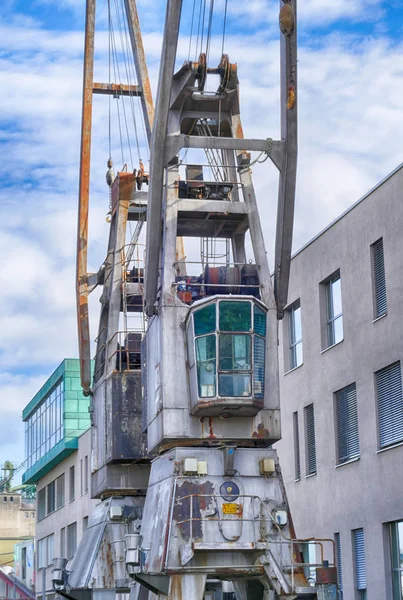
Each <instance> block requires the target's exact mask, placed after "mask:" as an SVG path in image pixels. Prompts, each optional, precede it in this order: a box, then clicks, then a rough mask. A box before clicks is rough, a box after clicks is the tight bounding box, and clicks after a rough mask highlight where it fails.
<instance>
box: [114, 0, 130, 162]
mask: <svg viewBox="0 0 403 600" xmlns="http://www.w3.org/2000/svg"><path fill="white" fill-rule="evenodd" d="M115 10H116V18H117V22H118V23H117V24H118V27H119V32H120V38H121V43H122V52H121V53H122V54H123V57H124V45H123V37H122V31H121V24H120V23H119V21H120V15H119V9H118V5H117V0H115ZM115 51H116V63H117V71H118V77H119V85H120V86H121V85H122V78H121V76H120V68H119V62H118V54H117V50H116V40H115ZM121 98H122V109H123V117H124V122H125V129H126V136H127V145H128V148H129V155H130V161H131V164H132V170H133V169H134V162H133V155H132V147H131V144H130V136H129V127H128V122H127V116H126V107H125V97H124V95H123V94H122V95H121Z"/></svg>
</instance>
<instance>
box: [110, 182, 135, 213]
mask: <svg viewBox="0 0 403 600" xmlns="http://www.w3.org/2000/svg"><path fill="white" fill-rule="evenodd" d="M135 188H136V175H135V174H134V173H127V172H126V171H120V172H119V173H118V174H117V176H116V179H115V181H114V182H113V184H112V215H113V214H114V212H115V210H116V206H117V204H118V201H125V202H131V201H132V200H133V199H134V190H135Z"/></svg>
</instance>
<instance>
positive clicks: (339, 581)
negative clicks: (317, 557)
mask: <svg viewBox="0 0 403 600" xmlns="http://www.w3.org/2000/svg"><path fill="white" fill-rule="evenodd" d="M334 546H335V554H336V567H337V585H338V586H339V591H340V599H339V600H343V565H342V555H341V536H340V533H335V534H334Z"/></svg>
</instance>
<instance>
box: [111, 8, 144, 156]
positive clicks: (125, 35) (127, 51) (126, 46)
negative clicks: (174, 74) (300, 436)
mask: <svg viewBox="0 0 403 600" xmlns="http://www.w3.org/2000/svg"><path fill="white" fill-rule="evenodd" d="M115 2H116V0H115ZM120 7H121V12H122V21H121V22H123V32H122V31H121V41H122V46H123V49H124V50H125V51H123V56H124V64H125V69H126V76H127V80H128V81H127V82H128V84H129V99H130V107H131V110H132V117H133V128H134V135H135V138H136V145H137V153H138V157H137V158H138V160H139V161H140V160H141V154H140V144H139V136H138V131H137V123H136V115H135V103H134V95H133V92H132V91H131V89H130V88H131V86H132V84H133V85H134V82H135V81H136V77H135V76H134V77H133V78H132V75H134V70H133V72H132V73H131V72H130V67H131V66H132V67H134V64H133V61H131V60H130V55H131V53H130V49H129V35H128V30H127V23H126V19H125V12H124V8H123V4H122V2H121V3H120ZM120 26H121V23H120ZM123 39H125V42H126V43H125V44H123ZM132 56H133V55H132Z"/></svg>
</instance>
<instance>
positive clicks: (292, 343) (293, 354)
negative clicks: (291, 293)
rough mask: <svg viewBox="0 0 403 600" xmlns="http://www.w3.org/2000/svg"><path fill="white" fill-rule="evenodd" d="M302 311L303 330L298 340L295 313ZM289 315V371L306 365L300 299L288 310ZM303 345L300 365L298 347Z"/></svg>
mask: <svg viewBox="0 0 403 600" xmlns="http://www.w3.org/2000/svg"><path fill="white" fill-rule="evenodd" d="M297 310H299V311H300V317H299V318H300V329H301V337H300V338H299V339H297V338H296V333H295V313H296V311H297ZM287 313H288V366H289V369H288V370H290V371H291V370H292V369H296V368H297V367H300V366H301V365H302V364H303V363H304V355H303V344H302V339H303V338H302V310H301V302H300V300H299V299H298V300H297V301H296V302H294V303H293V304H292V305H291V306H290V307H289V308H287ZM298 345H301V362H300V363H299V364H298V354H297V346H298Z"/></svg>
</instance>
